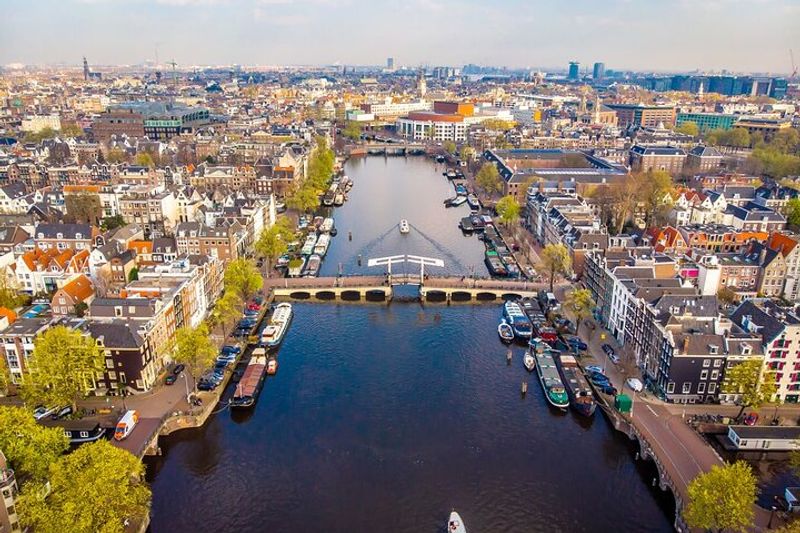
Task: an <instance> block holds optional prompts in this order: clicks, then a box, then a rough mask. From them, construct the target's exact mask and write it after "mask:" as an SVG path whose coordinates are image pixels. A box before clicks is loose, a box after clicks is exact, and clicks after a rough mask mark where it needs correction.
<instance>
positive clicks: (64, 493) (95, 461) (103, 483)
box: [18, 440, 151, 533]
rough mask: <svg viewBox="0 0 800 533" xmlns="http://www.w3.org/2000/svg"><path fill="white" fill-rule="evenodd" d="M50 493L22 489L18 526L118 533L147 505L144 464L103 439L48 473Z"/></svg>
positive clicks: (47, 531) (48, 530)
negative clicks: (19, 522)
mask: <svg viewBox="0 0 800 533" xmlns="http://www.w3.org/2000/svg"><path fill="white" fill-rule="evenodd" d="M49 482H50V492H49V494H47V496H46V497H44V498H43V497H42V494H43V493H44V491H43V490H42V489H43V487H42V486H41V485H38V484H33V486H26V487H25V489H24V490H23V491H22V495H21V496H20V498H19V503H18V507H19V515H20V520H21V522H22V523H23V524H24V525H25V526H27V527H30V528H32V529H34V530H35V531H40V532H44V533H51V532H52V533H55V532H59V531H64V530H65V524H69V527H68V529H69V531H71V532H72V533H95V532H101V533H123V532H124V531H125V529H126V527H125V524H126V521H128V520H132V519H134V520H135V519H141V518H143V517H144V516H145V514H146V513H147V510H148V507H149V505H150V497H151V494H150V488H149V487H148V486H147V483H146V482H145V481H144V464H142V462H141V461H139V459H138V458H137V457H136V456H134V455H133V454H131V453H130V452H128V451H126V450H123V449H121V448H117V447H115V446H114V445H112V444H111V443H110V442H108V441H106V440H99V441H97V442H94V443H91V444H84V445H83V446H81V447H79V448H78V449H77V450H75V451H74V452H72V453H71V454H69V455H66V456H64V457H62V458H60V459H59V460H58V461H56V462H55V463H54V464H53V465H52V467H51V468H50V478H49Z"/></svg>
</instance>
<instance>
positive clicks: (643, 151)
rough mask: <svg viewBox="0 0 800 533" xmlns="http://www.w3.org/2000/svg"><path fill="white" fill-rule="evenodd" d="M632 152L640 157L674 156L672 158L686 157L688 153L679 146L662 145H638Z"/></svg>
mask: <svg viewBox="0 0 800 533" xmlns="http://www.w3.org/2000/svg"><path fill="white" fill-rule="evenodd" d="M631 152H633V153H635V154H638V155H662V156H667V155H672V156H685V155H686V152H685V151H684V150H683V148H678V147H677V146H661V145H642V144H637V145H636V146H634V147H633V148H631Z"/></svg>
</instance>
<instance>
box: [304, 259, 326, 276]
mask: <svg viewBox="0 0 800 533" xmlns="http://www.w3.org/2000/svg"><path fill="white" fill-rule="evenodd" d="M321 265H322V258H321V257H320V256H319V255H318V254H311V255H310V256H308V261H306V265H305V266H304V267H303V271H302V274H301V275H302V277H304V278H316V277H317V274H319V268H320V266H321Z"/></svg>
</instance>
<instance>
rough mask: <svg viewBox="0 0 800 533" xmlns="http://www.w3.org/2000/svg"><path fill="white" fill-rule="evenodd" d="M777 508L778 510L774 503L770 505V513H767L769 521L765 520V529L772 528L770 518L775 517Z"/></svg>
mask: <svg viewBox="0 0 800 533" xmlns="http://www.w3.org/2000/svg"><path fill="white" fill-rule="evenodd" d="M777 510H778V508H777V507H776V506H775V505H773V506H772V507H771V510H770V513H769V522H767V529H772V519H773V518H775V511H777Z"/></svg>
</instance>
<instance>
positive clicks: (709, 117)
mask: <svg viewBox="0 0 800 533" xmlns="http://www.w3.org/2000/svg"><path fill="white" fill-rule="evenodd" d="M738 118H739V117H737V116H736V115H726V114H724V113H678V117H677V118H676V119H675V125H676V126H680V125H681V124H683V123H684V122H694V123H695V124H697V127H698V128H700V131H708V130H729V129H731V128H732V127H733V125H734V124H735V123H736V120H737V119H738Z"/></svg>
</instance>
